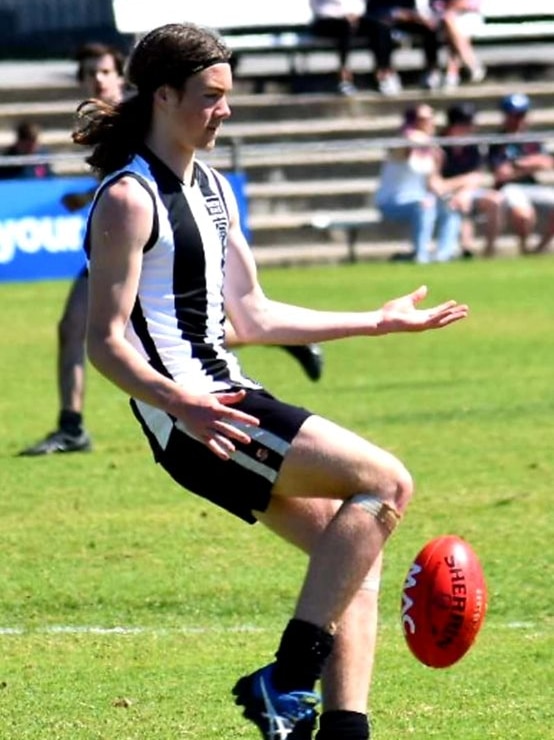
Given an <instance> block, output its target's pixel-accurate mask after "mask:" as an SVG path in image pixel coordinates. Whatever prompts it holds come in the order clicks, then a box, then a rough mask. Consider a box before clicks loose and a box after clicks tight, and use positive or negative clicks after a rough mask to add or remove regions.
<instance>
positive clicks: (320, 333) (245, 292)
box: [224, 196, 468, 344]
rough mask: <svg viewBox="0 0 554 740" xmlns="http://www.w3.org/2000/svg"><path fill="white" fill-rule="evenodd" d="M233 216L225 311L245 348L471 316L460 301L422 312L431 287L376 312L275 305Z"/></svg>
mask: <svg viewBox="0 0 554 740" xmlns="http://www.w3.org/2000/svg"><path fill="white" fill-rule="evenodd" d="M231 198H232V196H230V197H229V198H228V200H229V202H231ZM231 211H232V217H231V221H232V223H231V228H230V232H229V241H228V246H229V248H228V256H227V260H228V262H227V271H226V278H225V288H224V290H225V306H226V310H227V314H228V316H229V318H230V321H231V323H232V325H233V327H234V332H235V335H236V336H235V339H236V341H238V342H239V343H241V344H307V343H310V342H324V341H328V340H333V339H341V338H345V337H352V336H378V335H382V334H390V333H393V332H420V331H426V330H428V329H439V328H442V327H444V326H448V325H449V324H452V323H454V322H456V321H458V320H460V319H463V318H465V317H466V316H467V314H468V307H467V306H465V305H461V304H458V303H457V302H456V301H447V302H445V303H441V304H440V305H438V306H433V307H431V308H427V309H420V308H418V307H417V306H418V304H419V303H420V302H421V301H423V299H424V298H425V296H426V295H427V288H426V287H425V286H421V287H419V288H417V289H416V290H414V291H413V292H412V293H409V294H408V295H405V296H401V297H400V298H396V299H393V300H391V301H388V302H387V303H385V304H384V305H383V306H381V307H380V308H378V309H377V310H374V311H353V312H349V311H320V310H315V309H310V308H305V307H302V306H295V305H290V304H287V303H281V302H278V301H273V300H271V299H269V298H268V297H267V296H266V295H265V294H264V292H263V290H262V288H261V286H260V283H259V281H258V276H257V271H256V266H255V263H254V259H253V257H252V253H251V250H250V248H249V246H248V244H247V243H246V240H245V238H244V236H243V234H242V232H241V230H240V227H239V224H238V212H236V210H235V209H231Z"/></svg>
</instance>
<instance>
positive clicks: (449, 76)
mask: <svg viewBox="0 0 554 740" xmlns="http://www.w3.org/2000/svg"><path fill="white" fill-rule="evenodd" d="M442 86H443V89H444V90H455V89H456V88H457V87H459V86H460V75H459V74H458V73H457V72H447V73H446V74H445V75H444V80H443V82H442Z"/></svg>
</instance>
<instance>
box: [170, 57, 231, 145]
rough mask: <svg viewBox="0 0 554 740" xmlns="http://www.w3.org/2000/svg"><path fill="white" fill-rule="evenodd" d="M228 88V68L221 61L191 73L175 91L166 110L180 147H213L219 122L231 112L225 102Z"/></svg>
mask: <svg viewBox="0 0 554 740" xmlns="http://www.w3.org/2000/svg"><path fill="white" fill-rule="evenodd" d="M231 88H232V75H231V68H230V66H229V65H228V64H226V63H221V64H214V65H212V66H211V67H208V68H207V69H204V70H202V72H199V73H198V74H195V75H193V76H192V77H190V78H189V79H188V80H187V81H186V84H185V86H184V88H183V90H182V91H181V92H180V93H178V94H177V93H175V95H174V100H173V105H172V108H171V111H170V112H171V117H172V127H173V129H174V131H175V141H176V142H178V145H179V146H180V147H183V148H188V149H204V150H210V149H213V147H214V146H215V140H216V137H217V134H218V132H219V128H220V126H221V124H222V123H223V121H225V120H226V119H227V118H229V116H230V115H231V109H230V107H229V103H228V102H227V96H228V94H229V93H230V92H231Z"/></svg>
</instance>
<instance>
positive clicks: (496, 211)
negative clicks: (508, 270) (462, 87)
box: [441, 102, 503, 257]
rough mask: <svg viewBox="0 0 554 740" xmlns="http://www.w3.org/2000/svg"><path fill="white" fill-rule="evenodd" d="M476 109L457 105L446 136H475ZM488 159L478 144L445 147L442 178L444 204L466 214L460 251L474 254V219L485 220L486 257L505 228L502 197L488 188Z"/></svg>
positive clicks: (448, 116) (449, 116)
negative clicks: (503, 226)
mask: <svg viewBox="0 0 554 740" xmlns="http://www.w3.org/2000/svg"><path fill="white" fill-rule="evenodd" d="M475 116H476V110H475V106H474V105H473V104H472V103H469V102H467V103H456V104H454V105H451V106H450V107H449V108H448V109H447V111H446V119H447V123H446V126H445V128H444V130H443V131H442V136H443V137H468V136H471V135H472V134H473V133H475ZM485 165H486V162H485V158H484V156H483V152H482V150H481V148H480V147H479V145H478V144H453V145H446V144H445V145H443V147H442V150H441V175H442V177H443V181H444V186H445V196H444V197H443V201H442V202H445V201H448V197H449V198H450V206H451V207H455V208H458V209H459V210H460V211H461V212H462V214H463V215H464V219H463V221H462V227H461V250H462V254H463V255H464V256H468V257H469V256H471V255H472V254H473V247H472V241H473V235H474V228H473V227H474V223H473V220H474V218H476V217H477V218H479V217H483V219H484V224H485V248H484V251H483V254H484V256H486V257H492V256H493V254H494V252H495V246H496V239H497V237H498V234H499V233H500V229H501V226H502V201H503V196H502V194H501V193H500V192H499V191H497V190H494V189H493V188H488V187H486V186H485Z"/></svg>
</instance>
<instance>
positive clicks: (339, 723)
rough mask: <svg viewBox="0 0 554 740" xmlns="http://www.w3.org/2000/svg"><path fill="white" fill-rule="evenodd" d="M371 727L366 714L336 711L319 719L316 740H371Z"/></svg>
mask: <svg viewBox="0 0 554 740" xmlns="http://www.w3.org/2000/svg"><path fill="white" fill-rule="evenodd" d="M370 737H371V726H370V723H369V719H368V717H367V715H366V714H362V713H361V712H348V711H346V710H343V709H336V710H333V711H329V712H323V714H322V715H321V717H320V718H319V732H318V733H317V735H316V740H369V739H370Z"/></svg>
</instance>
